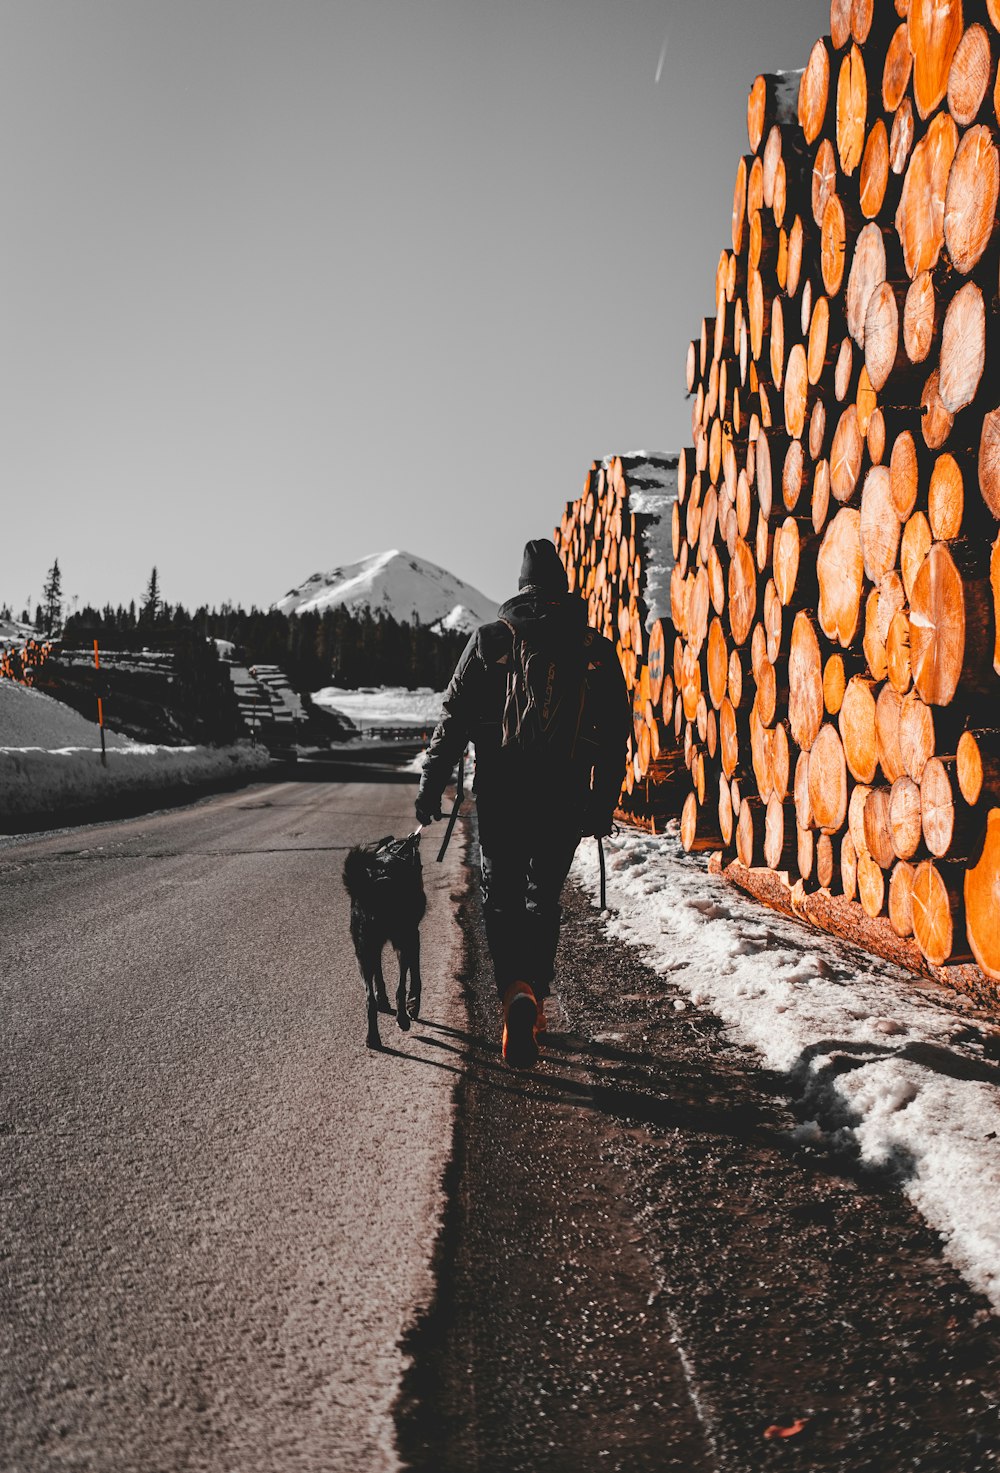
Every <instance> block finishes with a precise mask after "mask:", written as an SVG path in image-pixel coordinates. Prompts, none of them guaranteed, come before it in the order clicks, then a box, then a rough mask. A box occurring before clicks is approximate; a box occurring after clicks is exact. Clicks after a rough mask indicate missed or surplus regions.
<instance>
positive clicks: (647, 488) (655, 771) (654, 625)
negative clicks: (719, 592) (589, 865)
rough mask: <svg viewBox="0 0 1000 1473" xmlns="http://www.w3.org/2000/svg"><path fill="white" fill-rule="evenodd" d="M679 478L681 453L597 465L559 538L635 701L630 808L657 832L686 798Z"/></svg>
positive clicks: (626, 799) (625, 795)
mask: <svg viewBox="0 0 1000 1473" xmlns="http://www.w3.org/2000/svg"><path fill="white" fill-rule="evenodd" d="M677 473H678V457H677V456H676V455H672V456H671V455H661V454H654V453H652V452H649V451H639V452H637V453H636V454H634V455H615V456H609V457H607V458H606V459H605V460H603V461H594V462H593V464H592V465H591V467H590V469H589V470H588V472H587V475H586V479H585V481H584V485H583V491H582V493H581V495H580V496H579V497H578V498H577V499H576V500H575V501H569V502H567V503H566V510H565V512H564V513H563V517H562V520H561V522H560V524H559V526H558V527H556V529H555V534H554V536H555V544H556V548H557V550H558V552H559V555H560V557H561V558H562V561H563V565H564V567H565V568H566V572H567V575H568V578H569V584H570V588H571V589H573V590H575V591H576V592H577V593H579V594H580V596H581V597H582V598H585V599H586V601H587V610H588V617H589V621H590V623H591V625H592V626H593V627H594V628H595V629H598V630H600V632H601V633H602V634H604V635H606V636H607V638H608V639H610V640H611V641H612V643H613V644H614V645H615V648H616V650H617V652H618V658H619V660H620V661H621V665H622V669H623V671H624V673H625V681H626V684H627V686H628V689H629V694H630V696H631V698H632V710H633V724H632V734H631V737H630V744H629V757H628V765H627V768H626V772H625V783H624V787H623V790H622V806H623V810H624V811H625V812H626V813H628V814H629V816H631V817H633V818H635V819H637V820H639V821H641V822H645V823H647V824H649V825H651V826H653V827H655V826H656V825H657V823H658V821H663V820H665V819H666V818H668V817H669V816H671V815H674V816H676V814H677V812H679V809H678V808H677V806H676V805H677V803H678V801H683V793H682V792H681V790H680V788H679V785H678V782H677V778H678V769H679V768H680V766H681V762H682V758H681V752H680V748H679V740H680V736H681V733H682V730H683V727H682V720H683V718H682V717H681V716H680V715H679V713H678V712H676V711H675V706H676V696H675V690H676V687H675V681H674V675H673V673H672V668H671V662H672V657H673V641H674V632H673V627H672V625H671V623H670V578H671V572H672V569H673V562H674V553H673V544H672V528H673V521H672V511H673V508H674V506H675V503H676V499H677Z"/></svg>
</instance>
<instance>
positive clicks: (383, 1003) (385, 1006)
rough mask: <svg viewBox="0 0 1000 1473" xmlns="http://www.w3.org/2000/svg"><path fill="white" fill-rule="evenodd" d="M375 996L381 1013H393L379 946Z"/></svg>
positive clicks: (376, 963)
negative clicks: (386, 988) (383, 973)
mask: <svg viewBox="0 0 1000 1473" xmlns="http://www.w3.org/2000/svg"><path fill="white" fill-rule="evenodd" d="M375 997H376V1000H377V1002H378V1010H379V1012H380V1013H391V1012H392V1008H391V1006H390V1004H389V994H388V993H387V992H386V990H385V978H384V977H383V975H382V948H381V947H379V952H378V956H377V957H376V958H375Z"/></svg>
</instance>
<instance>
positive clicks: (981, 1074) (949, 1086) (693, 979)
mask: <svg viewBox="0 0 1000 1473" xmlns="http://www.w3.org/2000/svg"><path fill="white" fill-rule="evenodd" d="M673 827H674V829H675V830H676V825H674V826H673ZM604 842H605V852H606V855H607V898H608V905H609V907H610V912H611V913H610V914H609V915H608V916H607V917H606V918H605V920H604V925H605V928H606V930H607V933H608V935H609V936H611V937H614V938H615V939H617V940H620V941H624V942H627V943H629V944H630V945H633V946H636V947H638V948H639V949H640V950H641V951H642V952H643V953H644V954H645V956H646V958H647V959H648V961H649V963H650V965H651V966H653V967H654V968H655V969H656V970H657V971H659V972H660V973H661V975H663V976H664V978H666V979H669V981H670V982H671V983H672V984H674V985H675V986H676V987H677V988H678V989H679V993H680V994H681V995H680V996H678V997H677V999H676V1000H675V1004H674V1006H675V1007H677V1008H679V1009H683V1008H685V1007H686V1006H688V1005H689V1004H690V1005H693V1006H695V1007H699V1008H704V1009H706V1010H707V1011H710V1012H712V1013H714V1014H715V1015H716V1016H717V1017H719V1018H720V1019H721V1020H722V1021H723V1022H724V1023H725V1024H726V1025H727V1027H728V1028H729V1030H730V1032H731V1034H732V1036H733V1037H734V1038H735V1039H738V1040H739V1041H740V1042H742V1043H744V1044H748V1045H749V1046H750V1047H752V1048H753V1049H755V1050H756V1052H757V1053H758V1054H759V1055H760V1057H761V1059H762V1061H763V1062H764V1064H765V1065H766V1066H767V1067H769V1068H771V1069H775V1070H779V1071H781V1072H784V1073H786V1074H787V1075H788V1076H789V1089H788V1092H789V1094H790V1095H792V1096H794V1097H796V1098H798V1099H800V1100H802V1101H803V1102H804V1104H805V1106H806V1111H807V1113H808V1114H812V1115H814V1117H815V1118H814V1119H810V1120H806V1121H805V1122H804V1123H803V1124H802V1125H801V1126H800V1127H798V1129H797V1131H796V1135H797V1137H798V1138H799V1139H801V1140H802V1141H804V1142H813V1143H819V1142H821V1141H823V1140H824V1139H826V1140H828V1141H829V1142H830V1143H831V1144H833V1145H834V1146H836V1147H838V1148H844V1149H848V1150H851V1149H856V1150H857V1151H858V1152H859V1153H860V1157H861V1159H862V1160H863V1161H865V1162H867V1163H869V1164H871V1165H875V1166H890V1167H893V1168H895V1169H896V1170H898V1171H899V1173H900V1176H901V1180H902V1185H903V1189H904V1190H905V1191H906V1193H907V1195H908V1196H909V1197H910V1199H911V1200H912V1202H913V1203H914V1205H915V1206H916V1207H917V1209H918V1211H919V1212H920V1213H921V1214H922V1215H923V1217H924V1219H925V1220H926V1221H927V1222H928V1223H929V1224H930V1226H931V1227H933V1228H934V1229H935V1230H936V1231H937V1232H938V1233H940V1235H941V1237H942V1239H943V1242H944V1248H945V1252H946V1253H947V1255H948V1257H949V1258H950V1260H951V1261H952V1262H953V1263H954V1264H955V1266H956V1267H957V1268H958V1269H959V1271H960V1272H962V1273H963V1274H964V1275H965V1277H966V1279H967V1280H968V1282H969V1283H970V1284H971V1285H972V1286H973V1287H974V1288H975V1289H978V1290H980V1291H981V1292H982V1293H984V1294H986V1295H987V1296H988V1298H989V1299H990V1301H991V1302H992V1305H993V1307H994V1310H995V1311H996V1312H998V1313H1000V1212H998V1210H997V1203H998V1202H1000V1067H998V1066H997V1065H996V1064H993V1063H991V1062H990V1061H989V1060H987V1059H986V1058H985V1057H984V1051H983V1039H984V1037H988V1036H989V1034H990V1028H989V1025H986V1028H985V1032H984V1031H983V1030H982V1029H981V1028H979V1027H978V1026H977V1020H976V1017H975V1010H974V1009H973V1007H972V1005H971V1004H970V1003H969V1002H968V1001H967V1000H966V999H964V998H962V997H961V996H959V995H958V994H955V993H952V992H950V991H949V990H948V989H946V988H936V987H934V986H933V985H930V984H928V985H923V984H918V983H917V981H916V979H915V978H913V977H911V976H910V975H909V974H908V973H905V972H903V971H901V970H900V969H898V968H896V967H893V966H891V965H890V964H889V963H887V962H881V961H880V960H878V959H877V958H874V957H868V956H866V954H865V953H862V952H859V951H857V950H855V949H853V948H851V947H847V946H842V945H840V944H838V943H837V942H835V941H833V940H832V939H831V938H829V937H826V936H824V935H822V934H821V933H819V932H815V931H813V932H811V931H809V930H806V929H804V928H803V927H802V926H801V925H799V924H797V923H796V922H794V921H792V920H790V919H788V918H787V917H785V916H781V915H778V914H776V913H775V912H773V911H769V910H767V909H765V908H764V907H763V906H761V905H759V904H757V903H756V902H755V901H753V900H751V899H750V897H748V896H744V895H743V894H742V893H741V892H739V891H738V890H736V889H734V887H733V886H732V885H730V884H729V883H727V882H726V881H725V880H723V879H721V878H719V877H716V876H713V875H709V874H708V873H707V871H706V869H705V867H704V865H703V864H702V863H701V862H700V861H698V860H696V859H695V858H694V857H693V856H690V857H689V856H687V855H685V854H684V852H683V850H682V849H681V848H680V843H679V840H678V839H677V837H676V832H674V834H673V835H668V836H666V837H663V838H653V837H650V836H647V835H635V834H622V835H619V836H617V837H615V838H611V839H606V840H605V841H604ZM574 873H575V875H576V877H577V878H578V879H579V880H580V881H581V882H582V883H583V884H584V885H585V886H586V887H587V888H588V890H589V891H590V892H591V893H592V894H593V895H594V896H596V895H597V894H598V893H599V871H598V861H597V851H596V845H594V844H592V843H586V842H585V843H583V844H582V845H581V846H580V850H579V851H578V854H577V859H576V862H575V869H574ZM994 1041H995V1036H994Z"/></svg>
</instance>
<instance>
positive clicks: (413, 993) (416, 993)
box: [406, 931, 421, 1018]
mask: <svg viewBox="0 0 1000 1473" xmlns="http://www.w3.org/2000/svg"><path fill="white" fill-rule="evenodd" d="M408 950H409V959H410V986H409V990H408V992H407V994H406V1011H407V1012H408V1013H409V1015H410V1017H411V1018H419V1017H420V991H421V980H420V932H419V931H414V933H413V940H412V942H411V944H410V947H409V949H408Z"/></svg>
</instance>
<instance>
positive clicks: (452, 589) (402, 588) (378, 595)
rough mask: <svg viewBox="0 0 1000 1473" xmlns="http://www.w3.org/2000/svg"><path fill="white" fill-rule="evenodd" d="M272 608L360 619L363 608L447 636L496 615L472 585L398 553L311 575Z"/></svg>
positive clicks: (442, 569)
mask: <svg viewBox="0 0 1000 1473" xmlns="http://www.w3.org/2000/svg"><path fill="white" fill-rule="evenodd" d="M274 607H275V608H276V609H280V611H281V612H282V613H283V614H305V613H323V612H325V611H326V610H327V609H333V608H337V607H340V608H345V609H347V610H348V611H349V612H350V613H352V614H360V613H361V612H362V611H363V610H364V609H366V608H367V609H370V610H371V612H372V613H373V614H375V615H378V614H390V615H391V616H392V617H393V618H394V619H396V620H398V621H400V622H406V623H411V624H412V623H420V624H423V625H429V626H437V627H439V628H441V629H442V630H447V631H449V632H452V633H463V632H466V633H468V632H471V630H473V629H474V628H475V627H476V625H477V624H482V623H484V622H486V621H487V620H489V619H493V618H495V617H496V610H497V606H496V603H495V602H494V601H493V600H492V599H490V598H487V597H486V595H485V594H482V593H480V592H479V590H478V589H477V588H473V587H472V585H471V584H469V583H463V582H462V580H461V578H456V577H455V576H454V574H453V573H449V572H447V571H446V570H445V569H444V568H439V567H437V566H436V564H434V563H429V562H427V560H426V559H425V558H419V557H415V556H414V555H413V554H412V553H409V552H401V551H399V550H398V549H393V550H391V551H389V552H380V553H375V554H374V555H373V556H371V557H366V558H362V559H361V561H360V562H357V563H349V564H348V565H347V566H346V567H340V568H331V569H330V571H329V572H326V573H313V575H312V577H311V578H307V579H306V581H305V582H304V583H302V584H300V585H299V586H298V587H297V588H293V589H291V590H290V591H289V592H288V593H286V594H285V596H284V598H281V599H279V600H278V601H277V603H276V604H275V605H274Z"/></svg>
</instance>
